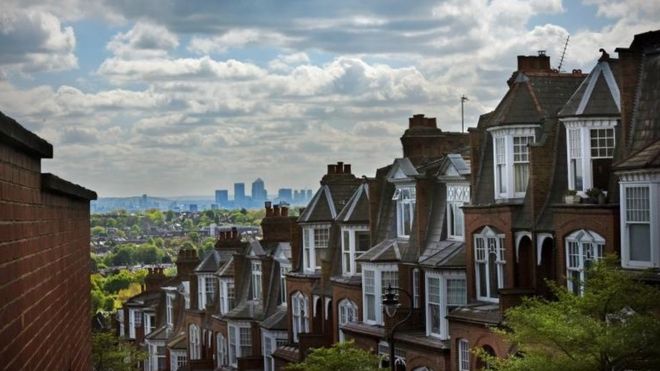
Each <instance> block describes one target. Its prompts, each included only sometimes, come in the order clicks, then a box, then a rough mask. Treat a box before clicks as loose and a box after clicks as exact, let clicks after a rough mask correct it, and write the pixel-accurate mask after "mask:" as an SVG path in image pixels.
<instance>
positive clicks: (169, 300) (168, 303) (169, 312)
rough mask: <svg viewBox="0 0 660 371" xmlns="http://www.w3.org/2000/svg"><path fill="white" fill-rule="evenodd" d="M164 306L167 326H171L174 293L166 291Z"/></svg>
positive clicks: (172, 323)
mask: <svg viewBox="0 0 660 371" xmlns="http://www.w3.org/2000/svg"><path fill="white" fill-rule="evenodd" d="M165 306H166V312H165V316H166V320H167V321H166V322H167V327H169V328H172V326H174V294H170V293H167V295H166V297H165Z"/></svg>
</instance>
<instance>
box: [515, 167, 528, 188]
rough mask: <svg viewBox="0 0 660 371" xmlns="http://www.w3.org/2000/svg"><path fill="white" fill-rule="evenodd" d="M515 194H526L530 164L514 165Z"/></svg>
mask: <svg viewBox="0 0 660 371" xmlns="http://www.w3.org/2000/svg"><path fill="white" fill-rule="evenodd" d="M513 172H514V176H515V192H525V191H526V190H527V181H528V180H529V164H522V163H521V164H514V166H513Z"/></svg>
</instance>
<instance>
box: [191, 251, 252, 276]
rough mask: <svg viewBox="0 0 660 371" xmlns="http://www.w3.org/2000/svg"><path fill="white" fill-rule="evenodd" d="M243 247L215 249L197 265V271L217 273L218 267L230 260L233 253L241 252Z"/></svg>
mask: <svg viewBox="0 0 660 371" xmlns="http://www.w3.org/2000/svg"><path fill="white" fill-rule="evenodd" d="M240 250H241V249H221V250H220V249H213V250H211V251H210V252H209V253H208V254H206V256H205V257H204V259H202V261H201V262H200V263H199V264H198V265H197V267H195V272H196V273H202V272H209V273H215V272H216V271H217V270H218V268H220V267H221V266H222V264H224V263H225V262H226V261H228V260H229V259H230V258H231V257H232V255H233V254H235V253H237V252H239V251H240Z"/></svg>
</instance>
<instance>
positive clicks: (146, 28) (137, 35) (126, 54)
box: [107, 21, 179, 59]
mask: <svg viewBox="0 0 660 371" xmlns="http://www.w3.org/2000/svg"><path fill="white" fill-rule="evenodd" d="M178 45H179V39H178V37H177V36H176V35H175V34H173V33H171V32H170V31H168V30H167V28H165V27H163V26H161V25H157V24H153V23H149V22H143V21H140V22H137V23H136V24H135V26H133V28H132V29H130V30H129V31H128V32H125V33H119V34H117V35H115V36H114V37H113V38H112V40H110V42H109V43H108V45H107V48H108V50H110V51H111V52H112V53H113V54H114V55H116V56H118V57H120V58H126V59H134V58H144V57H151V56H153V57H158V56H164V55H165V54H167V52H168V51H169V50H171V49H173V48H176V47H177V46H178Z"/></svg>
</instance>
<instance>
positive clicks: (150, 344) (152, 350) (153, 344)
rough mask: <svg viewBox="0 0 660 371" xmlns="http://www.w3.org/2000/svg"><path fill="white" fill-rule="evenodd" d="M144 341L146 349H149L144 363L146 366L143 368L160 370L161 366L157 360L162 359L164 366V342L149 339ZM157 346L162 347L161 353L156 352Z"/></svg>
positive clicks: (152, 370)
mask: <svg viewBox="0 0 660 371" xmlns="http://www.w3.org/2000/svg"><path fill="white" fill-rule="evenodd" d="M145 343H146V347H147V349H148V350H149V358H148V359H147V362H146V364H145V366H146V367H145V369H147V370H150V371H158V370H161V369H162V368H159V367H158V360H159V359H162V360H163V364H164V365H165V366H166V363H165V359H166V356H167V355H166V354H165V353H166V352H167V350H166V349H165V342H164V341H155V340H150V341H145ZM159 347H160V348H162V350H163V353H158V348H159ZM175 370H176V369H175Z"/></svg>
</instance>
